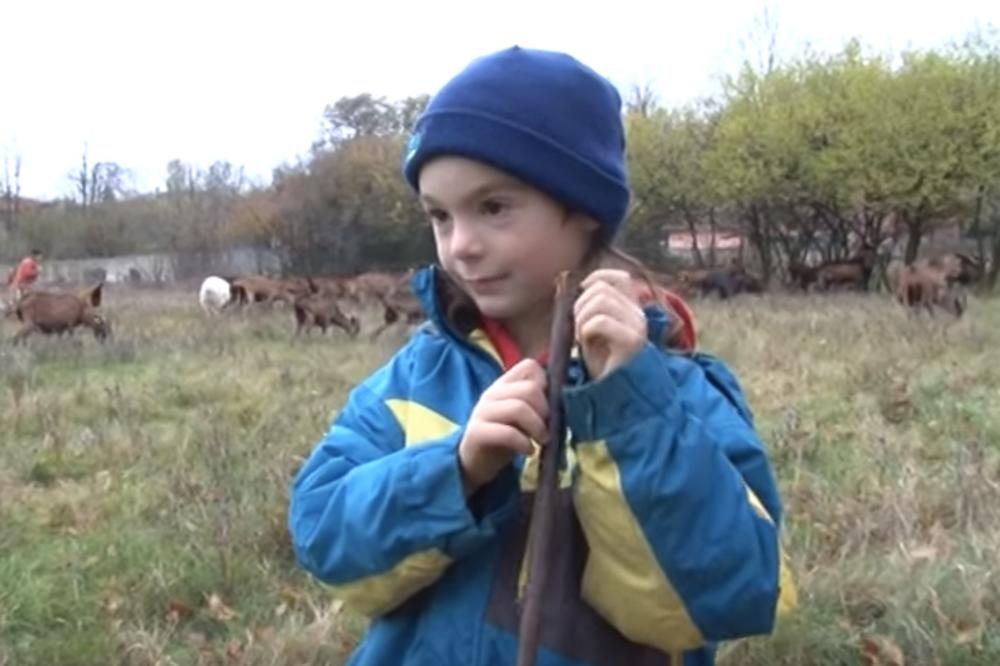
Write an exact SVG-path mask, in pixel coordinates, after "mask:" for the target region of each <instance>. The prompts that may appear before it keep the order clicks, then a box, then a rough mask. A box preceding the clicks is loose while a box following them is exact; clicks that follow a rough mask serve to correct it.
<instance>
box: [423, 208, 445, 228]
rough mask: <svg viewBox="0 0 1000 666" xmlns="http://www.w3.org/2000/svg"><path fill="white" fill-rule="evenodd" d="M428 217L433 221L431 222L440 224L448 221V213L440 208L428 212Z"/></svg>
mask: <svg viewBox="0 0 1000 666" xmlns="http://www.w3.org/2000/svg"><path fill="white" fill-rule="evenodd" d="M427 217H429V218H430V219H431V222H434V223H435V224H440V223H442V222H447V221H448V212H447V211H444V210H441V209H440V208H431V209H430V210H428V211H427Z"/></svg>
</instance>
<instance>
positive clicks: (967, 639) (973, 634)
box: [955, 624, 983, 645]
mask: <svg viewBox="0 0 1000 666" xmlns="http://www.w3.org/2000/svg"><path fill="white" fill-rule="evenodd" d="M955 629H956V632H955V643H957V644H958V645H965V644H967V643H974V642H976V641H978V640H979V637H980V635H981V634H982V633H983V625H981V624H973V625H968V626H965V625H962V624H959V625H957V626H956V627H955Z"/></svg>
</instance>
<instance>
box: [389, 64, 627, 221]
mask: <svg viewBox="0 0 1000 666" xmlns="http://www.w3.org/2000/svg"><path fill="white" fill-rule="evenodd" d="M442 154H448V155H459V156H463V157H468V158H470V159H475V160H479V161H482V162H484V163H487V164H490V165H492V166H494V167H495V168H497V169H500V170H501V171H504V172H506V173H509V174H511V175H512V176H514V177H516V178H518V179H520V180H522V181H524V182H526V183H528V184H529V185H532V186H534V187H536V188H538V189H539V190H542V191H544V192H546V193H548V194H549V195H550V196H552V197H553V198H555V199H556V200H558V201H560V202H562V203H563V204H564V205H566V206H569V207H570V208H572V209H573V210H576V211H580V212H583V213H586V214H588V215H589V216H590V217H593V218H594V219H595V220H597V221H598V222H600V223H601V225H602V228H603V229H604V231H605V233H606V235H607V237H609V238H610V237H613V236H614V235H615V233H616V231H617V230H618V228H619V226H620V225H621V223H622V221H623V220H624V218H625V213H626V211H627V209H628V204H629V182H628V167H627V165H626V161H625V131H624V127H623V125H622V118H621V96H620V95H619V94H618V91H617V90H616V89H615V87H614V86H613V85H612V84H611V83H610V82H609V81H608V80H607V79H605V78H604V77H602V76H600V75H599V74H597V73H596V72H595V71H594V70H592V69H590V68H589V67H587V66H586V65H584V64H582V63H580V62H579V61H577V60H576V59H575V58H573V57H571V56H569V55H566V54H564V53H557V52H552V51H540V50H535V49H525V48H521V47H518V46H514V47H511V48H508V49H505V50H503V51H498V52H496V53H492V54H490V55H486V56H482V57H480V58H477V59H476V60H474V61H473V62H472V63H470V64H469V65H468V66H467V67H466V68H465V69H464V70H462V71H461V72H460V73H459V74H458V75H457V76H455V77H454V78H453V79H452V80H451V81H449V82H448V83H447V84H445V86H444V88H442V89H441V90H440V91H439V92H438V93H437V95H435V96H434V98H433V99H432V100H431V101H430V103H429V104H428V106H427V109H426V110H425V111H424V113H423V114H422V115H421V116H420V119H419V120H418V121H417V123H416V126H415V128H414V131H413V135H412V136H411V137H410V142H409V145H408V146H407V150H406V155H405V157H404V164H403V173H404V174H405V176H406V179H407V181H409V183H410V185H411V186H412V187H413V188H414V189H415V190H419V184H418V183H419V176H420V169H421V167H422V166H423V165H424V164H425V163H426V162H427V160H429V159H430V158H432V157H434V156H435V155H442Z"/></svg>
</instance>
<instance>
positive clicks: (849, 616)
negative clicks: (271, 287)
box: [0, 289, 1000, 665]
mask: <svg viewBox="0 0 1000 666" xmlns="http://www.w3.org/2000/svg"><path fill="white" fill-rule="evenodd" d="M107 297H108V302H107V304H106V306H105V308H106V309H107V310H108V312H109V314H110V316H111V318H112V320H113V325H114V332H115V337H114V340H113V341H111V342H110V343H108V344H107V345H104V346H100V345H98V344H96V343H95V342H94V341H93V340H92V339H90V338H89V337H86V336H83V335H78V336H77V337H76V338H74V339H64V340H55V339H43V338H35V339H32V341H31V344H30V345H29V346H28V348H27V349H11V348H10V347H9V346H6V345H5V346H2V347H0V433H2V434H0V525H2V526H3V528H2V529H0V665H5V664H45V665H49V664H64V663H66V664H69V663H72V664H108V663H125V664H216V663H217V664H233V663H242V664H255V665H256V664H275V665H283V664H329V663H339V661H340V660H342V658H343V655H344V654H345V652H346V651H347V650H348V649H349V647H350V646H351V645H352V644H353V642H354V641H355V640H356V636H357V635H358V632H359V631H360V629H361V627H362V623H361V622H360V621H359V620H358V618H357V617H355V616H354V615H352V614H351V613H350V612H349V611H347V610H344V609H341V608H340V607H339V606H337V605H336V604H332V603H331V600H330V599H329V597H328V596H327V595H326V594H325V593H324V591H323V590H322V589H321V588H320V587H319V586H318V585H316V584H315V583H313V582H312V581H310V580H309V579H308V578H307V577H306V576H305V575H304V574H303V573H302V572H301V571H300V570H298V569H297V568H296V566H295V565H294V562H293V561H292V557H291V551H290V546H289V542H288V537H287V532H286V527H285V512H286V508H287V494H288V484H289V481H290V479H291V475H292V474H293V473H294V470H295V469H296V468H297V467H298V465H299V464H300V462H301V459H302V456H304V455H305V454H306V453H307V452H308V451H309V450H310V449H311V448H312V446H313V443H314V442H315V441H316V440H317V439H318V438H319V437H320V436H321V434H322V432H323V430H324V429H325V428H326V426H327V424H328V422H329V420H330V418H331V416H332V414H333V413H334V410H336V409H337V407H338V406H339V405H340V404H341V403H342V401H343V399H344V398H345V396H346V394H347V391H348V390H349V389H350V387H351V386H352V385H353V383H354V382H355V381H357V380H358V379H360V378H361V377H363V376H364V375H366V374H367V373H368V372H370V371H371V370H372V369H374V368H375V367H376V366H377V365H378V364H379V363H381V362H382V361H383V360H384V359H385V358H387V357H388V356H389V355H390V354H391V353H392V351H393V348H394V345H396V344H398V343H399V342H400V341H401V339H402V338H401V335H400V334H399V333H397V334H396V335H395V336H392V335H389V336H387V337H386V338H385V339H384V340H381V341H380V342H379V344H378V345H370V344H367V343H366V342H364V340H363V339H359V340H358V341H351V340H349V339H348V338H347V337H346V336H345V335H344V334H342V333H340V332H339V331H338V332H335V333H334V334H333V335H332V336H331V335H328V336H326V337H325V338H321V337H319V336H318V335H314V336H312V337H311V338H308V339H303V340H298V341H292V338H291V331H292V321H291V315H290V314H289V313H288V312H286V311H283V310H280V309H277V310H275V311H274V312H271V313H258V314H256V315H253V316H227V317H224V318H222V319H217V320H209V319H207V318H205V317H204V316H202V314H201V313H200V311H199V310H198V309H197V306H196V304H195V299H194V297H193V295H191V294H180V293H171V292H134V293H126V292H122V291H119V290H115V289H111V290H109V292H108V294H107ZM696 309H697V313H698V315H699V322H700V324H701V328H702V335H703V337H702V340H703V346H704V347H706V348H707V349H708V350H710V351H712V352H714V353H717V354H718V355H719V356H721V357H723V358H724V359H726V360H727V361H729V362H730V363H731V364H732V365H733V366H734V367H735V369H736V370H737V372H738V374H739V376H740V378H741V380H742V382H743V384H744V386H745V388H746V390H747V392H748V394H749V397H750V400H751V404H752V406H753V407H754V409H755V412H756V415H757V419H758V423H759V426H760V429H761V432H762V434H763V436H764V438H765V440H766V441H767V442H768V445H769V447H770V450H771V452H772V456H773V460H774V463H775V465H776V468H777V470H778V473H779V477H780V480H781V484H782V490H783V496H784V499H785V504H786V510H787V520H786V540H787V543H788V548H789V552H790V554H791V556H792V558H793V562H794V568H795V572H796V574H797V579H798V584H799V595H800V608H799V610H798V611H797V612H796V613H795V614H794V615H792V616H790V617H789V618H787V619H786V620H784V621H783V623H782V625H781V627H780V629H779V631H778V632H777V633H776V634H775V635H774V636H771V637H769V638H766V639H755V640H750V641H743V642H740V643H738V644H735V645H730V646H726V648H725V649H724V657H723V660H722V661H723V662H724V663H726V664H830V663H845V664H851V663H864V662H863V659H864V658H865V654H864V650H867V654H868V658H869V659H870V660H874V661H873V662H872V663H892V660H893V659H894V658H895V656H896V655H895V654H894V650H896V649H898V650H899V651H900V653H901V654H902V656H904V657H905V660H906V663H908V664H936V663H940V664H972V663H982V664H989V663H997V662H998V661H1000V638H998V637H997V635H996V634H995V632H991V631H990V630H989V628H990V627H995V626H997V623H998V620H1000V587H998V582H997V579H996V576H995V575H994V573H993V572H994V571H997V570H998V568H1000V567H998V565H1000V561H998V560H1000V555H998V553H1000V485H998V482H997V480H998V478H1000V474H998V472H1000V456H998V446H1000V444H998V442H1000V394H998V391H1000V388H998V387H1000V369H998V367H997V364H996V363H995V361H993V359H995V358H996V356H995V352H994V350H996V349H997V347H998V344H1000V304H998V303H996V302H993V301H988V300H975V299H974V300H973V301H972V302H971V303H970V313H969V316H968V317H967V318H966V319H964V320H963V321H961V322H958V323H952V322H950V320H947V319H945V318H943V317H942V318H940V319H939V320H937V321H929V320H928V319H927V318H926V317H924V318H922V319H916V318H912V317H907V316H905V315H904V314H903V313H902V312H900V311H899V310H897V309H896V308H894V307H890V306H889V304H888V303H887V302H886V301H885V300H884V299H882V298H877V297H872V298H861V297H851V296H843V297H833V298H826V299H808V298H789V297H768V298H766V299H763V300H758V299H748V300H743V301H739V302H734V303H731V304H725V305H722V304H716V303H701V304H698V305H697V308H696ZM367 317H368V320H367V323H368V330H370V329H371V326H372V324H373V323H374V321H375V314H374V313H367ZM0 330H2V334H3V336H4V337H8V336H9V335H10V334H12V333H13V330H14V329H13V326H12V325H10V324H9V323H7V324H4V325H0Z"/></svg>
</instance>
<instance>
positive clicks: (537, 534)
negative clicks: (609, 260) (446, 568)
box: [517, 271, 579, 666]
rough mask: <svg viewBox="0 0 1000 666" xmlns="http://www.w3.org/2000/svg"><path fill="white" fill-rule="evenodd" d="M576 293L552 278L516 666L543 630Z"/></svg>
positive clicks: (528, 657) (531, 654) (526, 661)
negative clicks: (540, 438)
mask: <svg viewBox="0 0 1000 666" xmlns="http://www.w3.org/2000/svg"><path fill="white" fill-rule="evenodd" d="M578 291H579V284H578V281H577V280H576V279H575V276H571V275H570V273H569V272H567V271H564V272H562V273H560V274H559V276H558V277H557V278H556V298H555V312H554V314H553V317H552V334H551V338H550V339H549V366H548V370H547V373H546V374H547V376H548V400H549V424H548V425H549V442H548V444H547V445H546V446H545V447H544V448H543V449H542V452H541V454H540V456H539V460H538V487H537V489H536V490H535V502H534V505H533V507H532V512H531V526H530V528H529V532H528V580H527V584H526V587H525V591H524V603H523V606H522V608H521V621H520V627H519V629H518V632H519V643H518V652H517V664H518V666H534V664H535V658H536V656H537V654H538V642H539V638H540V635H541V626H542V600H543V596H544V594H545V585H546V583H547V582H548V579H549V570H550V569H551V565H552V548H553V543H552V527H553V524H554V522H555V508H556V492H557V491H558V485H559V463H560V460H562V448H563V442H564V440H565V439H566V433H565V424H564V415H563V411H562V391H563V386H564V385H565V383H566V370H567V368H568V367H569V357H570V352H571V350H572V348H573V337H574V335H573V329H574V321H573V304H574V302H575V301H576V297H577V294H578Z"/></svg>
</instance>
